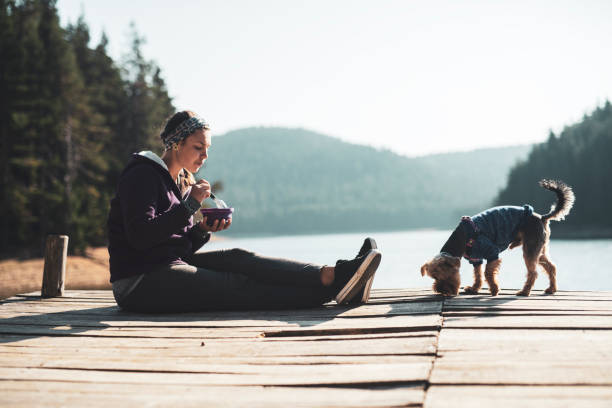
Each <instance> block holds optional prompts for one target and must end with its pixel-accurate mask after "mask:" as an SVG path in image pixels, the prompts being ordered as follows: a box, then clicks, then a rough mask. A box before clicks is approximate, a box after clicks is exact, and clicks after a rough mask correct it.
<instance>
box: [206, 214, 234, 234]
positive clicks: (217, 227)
mask: <svg viewBox="0 0 612 408" xmlns="http://www.w3.org/2000/svg"><path fill="white" fill-rule="evenodd" d="M207 218H208V217H204V219H203V220H202V221H200V228H202V229H203V230H204V231H206V232H218V231H223V230H226V229H228V228H229V227H230V225H232V219H231V218H230V219H228V220H227V221H226V220H225V219H222V220H221V221H219V220H215V222H213V225H208V224H207V223H206V219H207Z"/></svg>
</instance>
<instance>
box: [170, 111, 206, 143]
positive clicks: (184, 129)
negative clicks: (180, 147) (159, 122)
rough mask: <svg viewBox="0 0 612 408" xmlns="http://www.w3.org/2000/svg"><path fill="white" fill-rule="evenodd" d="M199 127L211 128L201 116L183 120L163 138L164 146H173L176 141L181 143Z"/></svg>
mask: <svg viewBox="0 0 612 408" xmlns="http://www.w3.org/2000/svg"><path fill="white" fill-rule="evenodd" d="M198 129H210V127H209V126H208V123H207V122H206V121H205V120H204V119H202V118H201V117H199V116H192V117H190V118H189V119H187V120H185V121H183V122H182V123H181V124H180V125H178V126H177V127H176V129H174V131H173V132H172V133H170V134H169V135H168V136H167V137H166V138H165V139H163V142H164V147H165V148H166V150H169V149H171V148H172V146H173V145H174V144H175V143H179V142H180V141H182V140H183V139H185V138H186V137H187V136H189V135H190V134H192V133H193V132H195V131H196V130H198Z"/></svg>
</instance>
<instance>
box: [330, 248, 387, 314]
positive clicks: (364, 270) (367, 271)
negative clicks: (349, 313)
mask: <svg viewBox="0 0 612 408" xmlns="http://www.w3.org/2000/svg"><path fill="white" fill-rule="evenodd" d="M381 258H382V255H381V253H380V252H379V251H378V250H376V249H370V250H369V251H368V253H367V254H366V257H365V259H364V260H363V262H362V263H361V265H359V268H358V269H357V271H356V272H355V274H354V275H353V277H352V278H351V279H350V280H349V281H348V282H347V284H346V285H344V287H343V288H342V290H341V291H340V292H339V293H338V295H336V303H338V304H341V303H347V302H349V301H350V300H351V299H352V298H354V297H355V295H356V294H357V292H359V290H360V289H361V288H364V291H363V297H362V299H363V298H366V297H367V298H369V296H370V288H371V286H372V282H371V281H372V280H374V279H373V276H374V273H375V272H376V269H377V268H378V265H380V259H381ZM370 278H372V279H370Z"/></svg>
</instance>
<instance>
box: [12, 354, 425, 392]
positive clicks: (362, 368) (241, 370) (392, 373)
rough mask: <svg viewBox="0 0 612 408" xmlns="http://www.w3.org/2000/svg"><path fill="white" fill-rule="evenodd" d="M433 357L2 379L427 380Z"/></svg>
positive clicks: (22, 373)
mask: <svg viewBox="0 0 612 408" xmlns="http://www.w3.org/2000/svg"><path fill="white" fill-rule="evenodd" d="M152 360H154V359H152ZM431 362H432V359H431V358H428V357H420V361H415V362H414V363H397V364H315V365H283V364H278V365H272V366H266V365H248V364H245V365H236V366H232V365H213V366H210V367H201V368H199V369H197V371H196V372H188V373H185V372H168V371H167V370H164V371H160V372H147V371H136V370H135V371H116V370H108V371H107V370H75V369H54V368H13V367H0V378H2V379H5V380H28V381H33V380H36V381H70V382H96V383H97V382H109V383H139V384H182V385H188V384H189V385H194V384H199V385H294V386H303V385H341V384H342V385H351V384H370V385H382V384H397V383H406V382H410V383H417V382H418V383H421V382H422V383H423V384H424V382H425V380H426V379H427V377H428V375H429V370H430V369H431ZM190 368H193V367H190Z"/></svg>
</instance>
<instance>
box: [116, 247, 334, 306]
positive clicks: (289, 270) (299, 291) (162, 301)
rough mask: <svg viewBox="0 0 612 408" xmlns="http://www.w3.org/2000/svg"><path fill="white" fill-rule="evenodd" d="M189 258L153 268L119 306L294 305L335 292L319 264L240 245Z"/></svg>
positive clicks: (312, 303)
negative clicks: (183, 262)
mask: <svg viewBox="0 0 612 408" xmlns="http://www.w3.org/2000/svg"><path fill="white" fill-rule="evenodd" d="M187 262H188V263H189V264H188V265H160V266H157V267H155V268H153V269H152V270H151V271H149V272H148V273H146V274H145V276H144V278H143V279H142V280H141V281H140V283H139V284H138V285H137V286H136V288H134V290H133V291H132V292H131V293H130V294H129V295H127V296H126V298H125V299H121V301H120V302H118V303H119V306H120V307H121V308H122V309H125V310H129V311H134V312H146V313H165V312H195V311H206V310H246V309H251V310H252V309H292V308H304V307H315V306H320V305H322V304H324V303H326V302H329V301H330V300H331V299H332V297H333V296H334V295H335V293H332V292H333V291H332V289H331V287H326V286H323V285H322V283H321V266H320V265H314V264H306V263H302V262H296V261H292V260H287V259H281V258H270V257H264V256H261V255H258V254H255V253H253V252H250V251H246V250H244V249H239V248H236V249H228V250H221V251H209V252H201V253H197V254H194V255H193V256H192V257H191V258H190V259H189V260H187Z"/></svg>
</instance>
